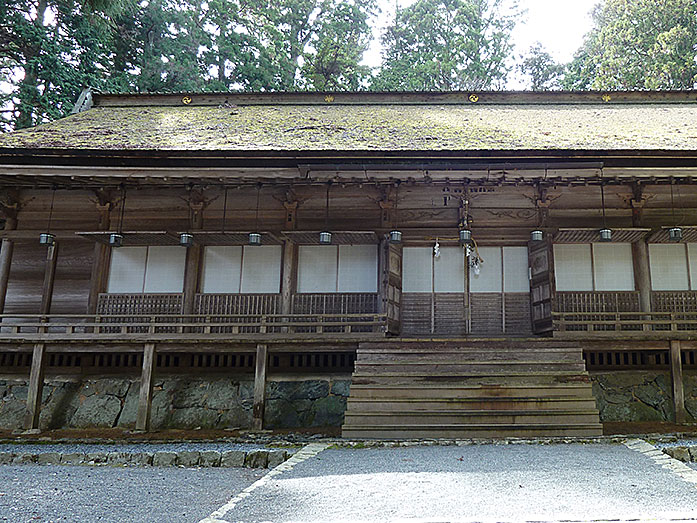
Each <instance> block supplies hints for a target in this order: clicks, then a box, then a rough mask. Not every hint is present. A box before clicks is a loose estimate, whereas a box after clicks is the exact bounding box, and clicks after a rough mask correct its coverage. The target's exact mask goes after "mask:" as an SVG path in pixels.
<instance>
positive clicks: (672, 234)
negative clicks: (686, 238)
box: [668, 227, 682, 242]
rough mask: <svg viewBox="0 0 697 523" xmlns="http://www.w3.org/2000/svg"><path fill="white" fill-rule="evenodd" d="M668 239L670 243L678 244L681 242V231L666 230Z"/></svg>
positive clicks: (674, 229)
mask: <svg viewBox="0 0 697 523" xmlns="http://www.w3.org/2000/svg"><path fill="white" fill-rule="evenodd" d="M668 237H669V238H670V241H672V242H679V241H680V240H682V229H681V228H680V227H671V228H670V229H669V230H668Z"/></svg>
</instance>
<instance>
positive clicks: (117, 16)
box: [0, 0, 697, 131]
mask: <svg viewBox="0 0 697 523" xmlns="http://www.w3.org/2000/svg"><path fill="white" fill-rule="evenodd" d="M503 1H504V0H416V1H415V2H413V3H411V4H410V5H408V6H405V7H402V8H399V7H397V8H396V9H395V13H394V16H393V17H392V20H390V21H389V22H388V24H387V26H386V27H385V28H384V30H383V31H382V34H381V35H380V40H381V41H380V43H381V48H382V55H381V63H380V65H379V66H378V67H369V66H367V65H365V63H364V56H365V53H366V51H367V50H368V49H369V47H370V45H371V42H372V40H373V38H374V36H373V35H374V33H375V31H374V30H373V29H374V24H375V20H376V17H377V15H378V12H379V4H378V3H377V0H0V85H2V86H3V87H4V88H3V89H2V92H0V111H1V112H0V131H9V130H13V129H21V128H25V127H29V126H32V125H36V124H39V123H42V122H46V121H50V120H54V119H56V118H60V117H62V116H65V115H66V114H68V113H69V112H70V110H71V109H72V107H73V105H74V103H75V101H76V100H77V98H78V96H79V94H80V92H81V91H82V90H83V89H84V88H86V87H89V88H91V89H93V90H96V91H103V92H140V93H146V92H199V91H239V90H246V91H296V90H320V91H324V90H332V91H358V90H379V91H403V90H417V91H431V90H446V91H447V90H489V89H491V90H499V89H504V88H506V86H507V84H508V82H509V79H510V78H511V75H512V74H517V75H518V76H519V77H522V78H523V79H524V80H523V81H524V87H525V88H528V89H532V90H551V89H569V90H586V89H598V90H611V89H613V90H614V89H617V90H629V89H692V88H695V87H697V85H696V84H697V0H602V1H601V2H600V3H598V4H597V6H596V7H595V8H594V10H593V12H592V28H591V30H590V31H589V32H588V33H587V34H586V36H585V38H584V41H583V43H582V45H581V46H580V47H579V49H578V50H577V51H576V53H575V55H574V57H573V59H572V60H571V61H570V62H569V63H557V62H556V61H555V60H554V59H553V57H552V56H551V55H550V53H549V52H548V51H547V50H546V49H544V48H543V47H542V46H541V45H540V44H535V45H533V46H532V47H530V49H529V50H528V51H527V52H526V53H525V54H524V55H523V56H514V47H513V44H512V41H511V33H512V31H513V29H514V28H515V26H516V24H518V23H524V22H521V20H524V18H523V15H524V5H523V6H520V5H518V4H517V3H515V1H513V2H511V1H508V2H507V3H506V4H505V8H504V4H503ZM523 4H524V3H523Z"/></svg>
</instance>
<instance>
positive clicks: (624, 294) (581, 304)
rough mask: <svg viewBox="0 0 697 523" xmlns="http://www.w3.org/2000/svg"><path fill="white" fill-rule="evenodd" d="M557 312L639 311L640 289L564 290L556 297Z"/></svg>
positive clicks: (555, 308)
mask: <svg viewBox="0 0 697 523" xmlns="http://www.w3.org/2000/svg"><path fill="white" fill-rule="evenodd" d="M555 298H556V299H555V307H554V310H555V312H589V313H592V312H638V311H640V310H641V304H640V301H639V291H563V292H557V294H556V297H555Z"/></svg>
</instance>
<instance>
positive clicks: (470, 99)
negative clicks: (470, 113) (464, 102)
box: [469, 93, 479, 104]
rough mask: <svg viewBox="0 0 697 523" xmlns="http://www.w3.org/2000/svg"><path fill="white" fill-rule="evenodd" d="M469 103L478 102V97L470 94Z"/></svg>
mask: <svg viewBox="0 0 697 523" xmlns="http://www.w3.org/2000/svg"><path fill="white" fill-rule="evenodd" d="M469 101H470V102H472V103H473V104H474V103H477V102H478V101H479V95H478V94H476V93H472V94H471V95H469Z"/></svg>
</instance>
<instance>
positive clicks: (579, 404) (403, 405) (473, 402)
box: [347, 397, 595, 413]
mask: <svg viewBox="0 0 697 523" xmlns="http://www.w3.org/2000/svg"><path fill="white" fill-rule="evenodd" d="M347 407H348V408H347V410H348V411H350V412H383V413H393V412H403V411H411V412H425V413H428V412H432V411H445V410H447V409H453V410H482V411H506V410H519V411H534V410H544V411H548V412H549V411H552V412H557V411H564V410H570V409H578V410H593V409H595V399H593V398H585V399H583V398H576V397H567V398H535V397H523V398H521V397H508V398H430V399H421V398H418V399H416V398H394V397H392V398H391V397H385V398H380V399H363V398H356V397H351V398H349V399H348V404H347Z"/></svg>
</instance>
